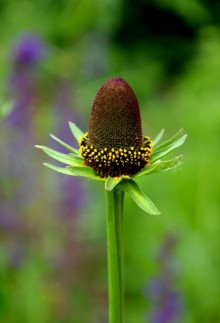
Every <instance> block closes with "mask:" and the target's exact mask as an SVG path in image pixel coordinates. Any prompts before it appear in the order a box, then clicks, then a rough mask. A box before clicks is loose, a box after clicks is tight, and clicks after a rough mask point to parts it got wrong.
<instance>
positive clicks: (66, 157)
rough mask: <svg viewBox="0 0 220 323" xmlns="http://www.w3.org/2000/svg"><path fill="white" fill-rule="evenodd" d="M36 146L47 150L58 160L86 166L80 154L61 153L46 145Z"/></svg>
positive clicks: (67, 163) (46, 151)
mask: <svg viewBox="0 0 220 323" xmlns="http://www.w3.org/2000/svg"><path fill="white" fill-rule="evenodd" d="M35 147H37V148H40V149H42V150H43V151H44V152H45V154H47V155H48V156H50V157H52V158H53V159H55V160H58V161H59V162H61V163H64V164H66V165H70V166H78V167H85V165H84V160H83V159H82V158H81V157H79V156H76V155H69V154H63V153H59V152H57V151H56V150H53V149H51V148H48V147H45V146H39V145H36V146H35Z"/></svg>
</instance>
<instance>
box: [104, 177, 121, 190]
mask: <svg viewBox="0 0 220 323" xmlns="http://www.w3.org/2000/svg"><path fill="white" fill-rule="evenodd" d="M121 180H122V177H111V176H109V177H108V178H107V180H106V181H105V189H106V190H107V191H112V190H113V188H115V186H116V185H118V184H119V183H120V181H121Z"/></svg>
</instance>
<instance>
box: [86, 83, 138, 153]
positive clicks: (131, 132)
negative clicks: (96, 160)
mask: <svg viewBox="0 0 220 323" xmlns="http://www.w3.org/2000/svg"><path fill="white" fill-rule="evenodd" d="M142 142H143V138H142V128H141V118H140V111H139V106H138V102H137V98H136V96H135V94H134V92H133V90H132V89H131V87H130V86H129V85H128V83H127V82H125V81H124V80H123V79H121V78H112V79H110V80H109V81H107V82H106V83H105V84H104V85H103V86H102V87H101V89H100V90H99V92H98V93H97V95H96V97H95V101H94V104H93V108H92V113H91V117H90V123H89V143H90V144H91V145H94V146H95V147H97V148H104V147H106V148H116V149H117V148H126V147H134V148H138V147H140V146H141V144H142Z"/></svg>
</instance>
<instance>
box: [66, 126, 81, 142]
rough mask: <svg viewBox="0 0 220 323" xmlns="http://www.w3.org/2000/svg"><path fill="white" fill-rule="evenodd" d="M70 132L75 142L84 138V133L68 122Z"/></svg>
mask: <svg viewBox="0 0 220 323" xmlns="http://www.w3.org/2000/svg"><path fill="white" fill-rule="evenodd" d="M69 126H70V130H71V131H72V134H73V136H74V137H75V138H76V140H77V141H79V139H80V138H81V137H82V136H84V133H83V132H82V131H81V130H80V129H79V128H78V127H77V125H75V123H73V122H69Z"/></svg>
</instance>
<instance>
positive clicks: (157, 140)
mask: <svg viewBox="0 0 220 323" xmlns="http://www.w3.org/2000/svg"><path fill="white" fill-rule="evenodd" d="M163 134H164V129H162V130H161V131H160V132H159V133H158V135H157V136H156V138H155V139H154V140H153V147H154V146H155V145H156V144H157V143H158V142H159V141H160V139H161V138H162V137H163Z"/></svg>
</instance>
